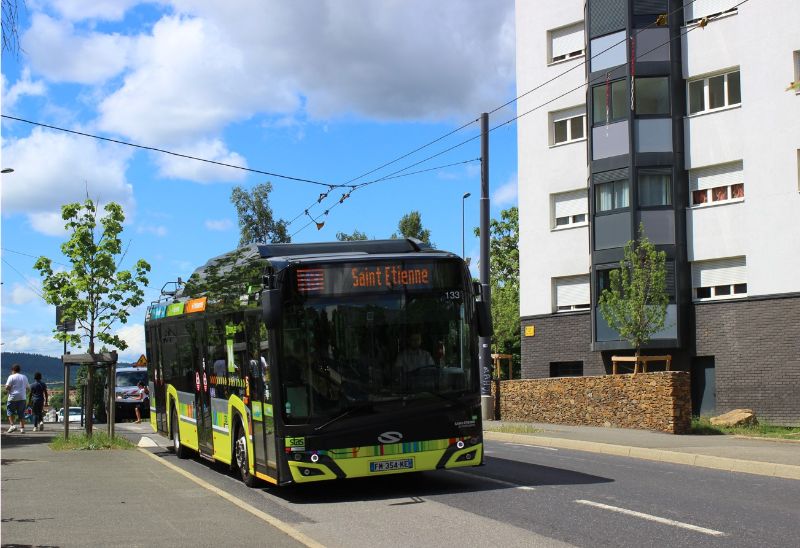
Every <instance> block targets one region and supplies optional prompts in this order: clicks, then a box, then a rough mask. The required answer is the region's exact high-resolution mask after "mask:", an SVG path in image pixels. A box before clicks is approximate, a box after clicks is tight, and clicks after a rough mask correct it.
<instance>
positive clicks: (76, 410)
mask: <svg viewBox="0 0 800 548" xmlns="http://www.w3.org/2000/svg"><path fill="white" fill-rule="evenodd" d="M58 422H64V408H63V407H62V408H61V409H59V410H58ZM69 422H81V408H80V407H70V408H69Z"/></svg>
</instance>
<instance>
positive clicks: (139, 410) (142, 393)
mask: <svg viewBox="0 0 800 548" xmlns="http://www.w3.org/2000/svg"><path fill="white" fill-rule="evenodd" d="M137 387H138V388H139V400H141V401H140V402H139V405H137V406H136V409H135V411H136V424H139V423H140V422H142V414H143V413H144V411H145V409H149V408H150V389H149V388H147V387H146V386H145V385H144V383H143V382H141V381H140V382H139V384H137Z"/></svg>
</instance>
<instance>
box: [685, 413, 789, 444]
mask: <svg viewBox="0 0 800 548" xmlns="http://www.w3.org/2000/svg"><path fill="white" fill-rule="evenodd" d="M691 433H692V434H695V435H700V436H708V435H712V436H719V435H726V434H728V435H736V436H751V437H754V438H772V439H783V440H800V427H797V426H775V425H772V424H756V425H753V426H714V425H713V424H711V421H709V420H708V419H707V418H705V417H693V418H692V430H691Z"/></svg>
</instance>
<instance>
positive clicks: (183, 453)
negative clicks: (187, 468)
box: [170, 409, 189, 459]
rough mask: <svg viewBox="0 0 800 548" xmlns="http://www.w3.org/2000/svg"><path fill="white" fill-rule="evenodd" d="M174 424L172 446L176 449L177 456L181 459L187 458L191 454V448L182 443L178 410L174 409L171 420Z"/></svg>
mask: <svg viewBox="0 0 800 548" xmlns="http://www.w3.org/2000/svg"><path fill="white" fill-rule="evenodd" d="M170 424H171V425H172V427H171V429H172V448H173V449H174V450H175V456H176V457H178V458H179V459H185V458H187V457H188V456H189V450H188V449H187V448H186V446H185V445H183V444H182V443H181V430H180V428H179V427H178V412H177V411H175V409H173V410H172V418H171V420H170Z"/></svg>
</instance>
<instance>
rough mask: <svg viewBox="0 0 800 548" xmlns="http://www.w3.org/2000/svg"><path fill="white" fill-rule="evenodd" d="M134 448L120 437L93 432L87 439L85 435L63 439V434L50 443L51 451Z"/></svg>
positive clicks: (74, 435)
mask: <svg viewBox="0 0 800 548" xmlns="http://www.w3.org/2000/svg"><path fill="white" fill-rule="evenodd" d="M134 447H135V446H134V445H133V443H131V442H130V441H128V440H127V439H126V438H124V437H122V436H114V438H113V439H112V438H110V437H108V434H105V433H103V432H95V433H94V435H93V436H92V437H91V438H89V437H87V436H86V433H85V432H83V433H81V434H72V435H70V437H69V438H68V439H66V440H65V439H64V434H59V435H58V436H56V437H55V438H53V440H52V441H51V442H50V449H52V450H53V451H95V450H103V449H133V448H134Z"/></svg>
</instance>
